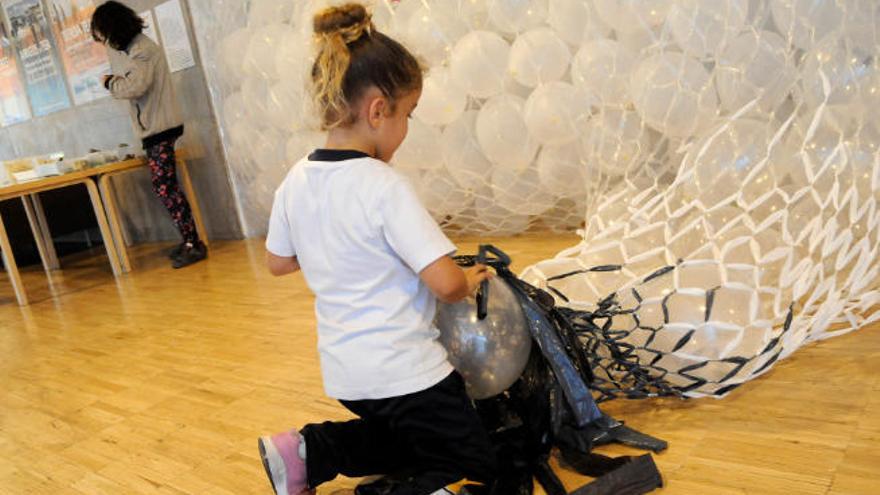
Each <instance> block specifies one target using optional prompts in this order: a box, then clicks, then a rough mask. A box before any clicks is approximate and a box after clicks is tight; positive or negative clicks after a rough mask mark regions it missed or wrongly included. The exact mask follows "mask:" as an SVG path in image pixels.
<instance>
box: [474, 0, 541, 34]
mask: <svg viewBox="0 0 880 495" xmlns="http://www.w3.org/2000/svg"><path fill="white" fill-rule="evenodd" d="M488 4H489V21H490V22H491V23H492V25H493V26H495V28H496V29H498V30H499V31H501V32H502V33H519V32H521V31H524V30H526V29H529V28H533V27H537V26H540V25H541V24H543V23H544V20H545V19H546V18H547V0H488Z"/></svg>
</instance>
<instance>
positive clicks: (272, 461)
mask: <svg viewBox="0 0 880 495" xmlns="http://www.w3.org/2000/svg"><path fill="white" fill-rule="evenodd" d="M301 441H302V437H301V436H300V434H299V433H298V432H297V431H296V430H291V431H289V432H285V433H279V434H277V435H272V436H271V437H260V439H259V441H257V445H258V446H259V448H260V457H261V458H262V459H263V467H264V468H265V469H266V475H267V476H269V481H270V482H271V483H272V488H274V489H275V494H276V495H306V494H313V493H315V491H314V490H309V489H308V486H307V482H308V480H307V477H306V463H305V461H304V460H302V459H301V458H300V457H299V444H300V442H301Z"/></svg>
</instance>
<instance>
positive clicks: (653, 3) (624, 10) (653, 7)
mask: <svg viewBox="0 0 880 495" xmlns="http://www.w3.org/2000/svg"><path fill="white" fill-rule="evenodd" d="M593 4H594V5H595V6H596V13H598V14H599V17H600V18H601V19H602V20H603V21H604V22H605V24H608V25H609V26H611V27H612V28H614V29H615V30H617V31H618V32H631V31H637V30H639V29H645V28H648V29H650V27H652V26H659V25H660V24H663V21H664V20H665V19H666V14H667V13H668V12H669V8H670V7H671V6H672V1H671V0H593Z"/></svg>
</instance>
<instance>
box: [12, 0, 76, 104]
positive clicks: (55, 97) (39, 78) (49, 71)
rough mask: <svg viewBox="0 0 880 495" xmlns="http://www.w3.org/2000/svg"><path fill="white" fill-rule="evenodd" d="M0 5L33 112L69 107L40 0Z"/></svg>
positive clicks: (22, 0) (65, 87)
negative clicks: (4, 14)
mask: <svg viewBox="0 0 880 495" xmlns="http://www.w3.org/2000/svg"><path fill="white" fill-rule="evenodd" d="M2 5H3V11H4V12H5V13H6V22H7V23H8V29H9V34H10V37H11V38H12V40H13V44H14V45H15V47H16V51H17V52H18V60H19V62H20V70H21V72H22V73H23V74H24V80H25V88H26V92H27V95H28V98H30V101H31V109H32V110H33V113H34V116H36V117H41V116H43V115H48V114H50V113H52V112H56V111H58V110H63V109H65V108H69V107H70V98H69V97H68V96H67V86H66V85H65V83H64V75H63V74H62V72H61V69H60V65H59V63H58V59H57V57H56V55H55V49H54V47H53V45H52V41H51V36H50V29H51V28H50V27H49V23H48V21H47V19H46V15H45V12H44V11H43V6H42V5H41V4H40V0H4V1H3V2H2Z"/></svg>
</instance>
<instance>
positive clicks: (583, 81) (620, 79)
mask: <svg viewBox="0 0 880 495" xmlns="http://www.w3.org/2000/svg"><path fill="white" fill-rule="evenodd" d="M635 62H636V54H635V53H633V52H632V51H631V50H629V49H628V48H626V47H625V46H623V45H621V44H620V43H618V42H617V41H614V40H596V41H590V42H587V43H586V44H584V46H583V47H582V48H581V49H580V50H579V51H578V52H577V55H575V57H574V60H573V61H572V63H571V80H572V82H574V83H575V84H576V85H578V86H581V87H585V88H588V89H590V90H592V91H593V92H595V93H596V95H597V96H598V97H599V99H600V100H601V101H602V103H603V104H605V105H624V104H626V103H629V102H630V101H631V97H630V94H629V77H630V73H631V72H632V69H633V66H634V65H635Z"/></svg>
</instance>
